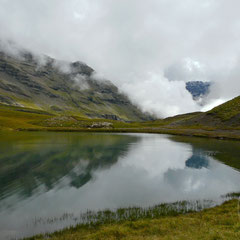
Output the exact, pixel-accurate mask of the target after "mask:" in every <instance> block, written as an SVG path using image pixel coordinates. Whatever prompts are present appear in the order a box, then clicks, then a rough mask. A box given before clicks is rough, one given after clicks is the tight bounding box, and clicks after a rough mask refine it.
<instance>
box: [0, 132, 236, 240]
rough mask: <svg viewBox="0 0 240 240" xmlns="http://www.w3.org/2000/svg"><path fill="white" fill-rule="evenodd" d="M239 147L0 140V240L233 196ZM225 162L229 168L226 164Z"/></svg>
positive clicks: (191, 141)
mask: <svg viewBox="0 0 240 240" xmlns="http://www.w3.org/2000/svg"><path fill="white" fill-rule="evenodd" d="M239 156H240V142H231V141H220V140H213V139H200V138H187V137H173V136H168V135H158V134H97V133H96V134H91V133H41V132H40V133H35V132H34V133H8V134H7V135H6V134H5V135H4V133H1V134H0V239H11V238H13V237H25V236H31V235H33V234H36V233H40V232H48V231H54V230H57V229H61V228H63V227H66V226H69V225H71V224H75V223H76V222H77V216H79V214H80V213H83V212H86V211H87V210H88V209H90V210H101V209H106V208H108V209H116V208H119V207H129V206H142V207H148V206H152V205H155V204H159V203H162V202H174V201H179V200H196V199H207V200H213V201H216V202H219V201H221V196H222V195H225V194H227V193H230V192H240V172H239V171H238V170H236V169H234V168H232V167H230V166H228V165H226V164H224V163H223V162H225V163H228V162H229V163H231V165H233V166H235V165H234V164H239V162H240V159H239V158H240V157H239ZM232 163H233V164H232Z"/></svg>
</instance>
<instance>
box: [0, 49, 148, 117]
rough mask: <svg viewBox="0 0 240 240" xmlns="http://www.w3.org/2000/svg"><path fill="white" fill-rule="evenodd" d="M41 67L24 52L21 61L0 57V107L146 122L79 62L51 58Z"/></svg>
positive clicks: (107, 82) (126, 100) (121, 97)
mask: <svg viewBox="0 0 240 240" xmlns="http://www.w3.org/2000/svg"><path fill="white" fill-rule="evenodd" d="M44 62H45V63H44V64H40V63H39V61H37V60H36V59H35V57H34V56H33V55H32V54H30V53H26V52H23V53H22V54H21V56H20V57H12V56H9V55H6V54H4V53H2V52H1V53H0V103H1V104H4V105H10V106H18V107H25V108H31V109H36V110H43V111H47V112H49V113H52V114H54V115H70V116H72V115H74V116H79V117H87V118H105V119H111V120H123V121H142V120H149V119H151V116H150V115H148V114H144V113H142V112H141V111H140V110H139V109H138V108H137V107H136V106H134V105H133V104H132V103H131V102H130V101H129V99H128V98H127V97H126V96H125V95H124V94H122V93H120V92H119V91H118V88H117V87H116V86H115V85H113V84H112V83H111V82H109V81H106V80H101V81H100V80H98V81H97V80H95V79H94V77H92V76H93V74H94V70H93V69H92V68H91V67H89V66H87V65H86V64H84V63H81V62H73V63H66V62H63V61H57V60H54V59H52V58H50V57H45V58H44Z"/></svg>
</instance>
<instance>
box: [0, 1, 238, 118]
mask: <svg viewBox="0 0 240 240" xmlns="http://www.w3.org/2000/svg"><path fill="white" fill-rule="evenodd" d="M239 9H240V1H238V0H227V1H226V0H201V1H198V0H181V1H179V0H148V1H146V0H116V1H112V0H61V1H59V0H35V1H32V0H21V1H20V0H11V1H9V0H0V36H1V37H0V39H1V40H3V41H9V40H10V41H13V42H15V43H17V44H18V45H19V46H21V47H25V48H28V49H30V50H32V51H34V52H38V53H44V54H48V55H50V56H52V57H55V58H58V59H62V60H70V61H75V60H81V61H83V62H86V63H87V64H88V65H90V66H91V67H93V68H94V69H95V70H96V71H97V72H98V73H99V75H100V76H104V77H106V78H108V79H110V80H111V81H112V82H114V83H115V84H116V85H117V86H118V87H119V88H120V89H121V90H122V91H124V92H125V93H127V94H128V95H129V97H130V98H131V99H132V101H134V102H135V103H137V104H138V105H139V106H141V107H142V108H143V109H144V110H148V111H152V112H154V113H156V114H157V115H158V116H168V115H173V114H178V113H183V112H189V111H196V110H201V108H200V106H198V105H197V104H196V103H195V102H194V101H193V100H192V99H191V96H190V94H189V93H188V92H187V91H186V90H185V82H186V81H188V80H200V79H202V80H204V81H214V82H215V85H214V88H213V90H212V93H211V94H210V96H209V99H208V102H209V103H210V104H213V105H214V102H216V101H218V103H219V101H223V100H227V99H230V98H232V97H234V96H237V95H239V92H240V81H239V75H240V71H239V70H238V69H239V55H240V54H239V52H240V47H239V43H240V17H239ZM166 72H168V74H166ZM173 76H174V77H173ZM205 107H206V106H205Z"/></svg>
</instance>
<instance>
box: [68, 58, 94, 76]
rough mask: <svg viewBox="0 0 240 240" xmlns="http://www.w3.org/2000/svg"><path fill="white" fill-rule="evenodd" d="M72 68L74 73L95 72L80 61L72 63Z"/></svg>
mask: <svg viewBox="0 0 240 240" xmlns="http://www.w3.org/2000/svg"><path fill="white" fill-rule="evenodd" d="M70 70H71V72H72V73H73V74H83V75H87V76H91V74H92V73H93V72H94V70H93V69H92V68H91V67H89V66H88V65H87V64H85V63H82V62H80V61H77V62H73V63H71V64H70Z"/></svg>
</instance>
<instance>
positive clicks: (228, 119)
mask: <svg viewBox="0 0 240 240" xmlns="http://www.w3.org/2000/svg"><path fill="white" fill-rule="evenodd" d="M175 119H176V120H177V117H175ZM171 126H175V127H180V126H181V127H195V128H205V127H208V128H212V129H215V128H218V129H239V128H240V96H239V97H236V98H234V99H232V100H230V101H228V102H226V103H223V104H221V105H219V106H217V107H215V108H213V109H212V110H210V111H208V112H205V113H201V114H197V115H195V116H194V115H192V116H191V117H190V118H188V119H182V120H181V121H173V122H172V124H171Z"/></svg>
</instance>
